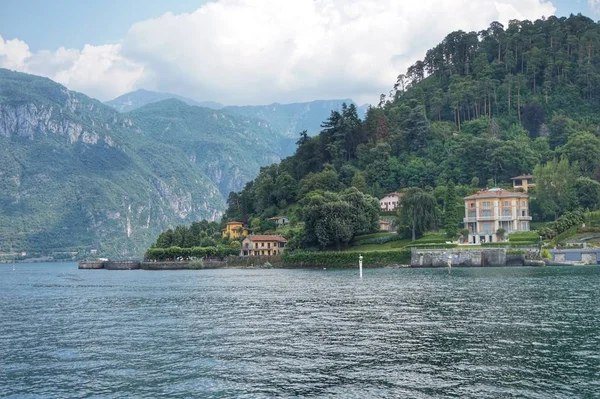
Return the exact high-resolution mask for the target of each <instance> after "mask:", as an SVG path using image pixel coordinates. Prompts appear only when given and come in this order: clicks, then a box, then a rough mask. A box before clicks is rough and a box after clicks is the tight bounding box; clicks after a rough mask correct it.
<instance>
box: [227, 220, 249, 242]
mask: <svg viewBox="0 0 600 399" xmlns="http://www.w3.org/2000/svg"><path fill="white" fill-rule="evenodd" d="M221 235H222V236H223V238H225V237H229V238H233V239H236V238H240V236H247V235H248V229H247V228H246V227H244V223H242V222H237V221H232V222H229V223H227V225H226V227H225V228H224V229H223V231H222V233H221Z"/></svg>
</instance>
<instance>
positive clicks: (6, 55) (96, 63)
mask: <svg viewBox="0 0 600 399" xmlns="http://www.w3.org/2000/svg"><path fill="white" fill-rule="evenodd" d="M0 67H2V68H8V69H13V70H17V71H21V72H27V73H32V74H35V75H42V76H47V77H49V78H51V79H53V80H55V81H56V82H58V83H61V84H64V85H65V86H67V87H68V88H70V89H72V90H77V91H81V92H83V93H86V94H88V95H89V96H92V97H95V98H99V99H102V100H106V99H110V98H113V97H115V96H117V95H119V94H122V93H124V92H127V91H130V90H132V89H133V88H134V84H135V82H136V81H138V80H140V79H141V78H142V76H143V72H144V68H143V66H142V65H140V64H137V63H135V62H133V61H131V60H128V59H126V58H125V57H123V56H122V55H121V45H119V44H110V45H102V46H92V45H85V46H84V47H83V49H82V50H75V49H65V48H63V47H61V48H59V49H58V50H56V51H54V52H50V51H46V50H43V51H39V52H36V53H32V52H31V51H29V46H28V45H27V44H26V43H25V42H23V41H20V40H18V39H14V40H6V41H5V40H4V39H3V38H2V36H0Z"/></svg>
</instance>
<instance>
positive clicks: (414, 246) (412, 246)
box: [406, 243, 458, 249]
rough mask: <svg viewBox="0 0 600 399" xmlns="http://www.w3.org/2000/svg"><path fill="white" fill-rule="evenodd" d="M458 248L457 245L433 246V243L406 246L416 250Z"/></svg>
mask: <svg viewBox="0 0 600 399" xmlns="http://www.w3.org/2000/svg"><path fill="white" fill-rule="evenodd" d="M456 247H458V244H446V243H443V244H435V243H431V244H421V243H419V244H409V245H407V246H406V248H418V249H450V248H456Z"/></svg>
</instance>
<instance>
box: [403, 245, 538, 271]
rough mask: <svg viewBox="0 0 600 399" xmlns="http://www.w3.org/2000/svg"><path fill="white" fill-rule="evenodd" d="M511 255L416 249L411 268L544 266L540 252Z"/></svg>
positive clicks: (501, 251) (496, 251)
mask: <svg viewBox="0 0 600 399" xmlns="http://www.w3.org/2000/svg"><path fill="white" fill-rule="evenodd" d="M523 252H524V253H523V254H511V253H509V252H508V251H507V250H506V249H505V248H481V249H478V248H464V249H463V248H456V249H416V248H413V249H412V251H411V256H410V265H411V267H448V263H450V264H451V265H452V267H487V266H544V265H545V263H544V261H543V260H541V258H540V253H539V250H537V249H528V250H525V251H523Z"/></svg>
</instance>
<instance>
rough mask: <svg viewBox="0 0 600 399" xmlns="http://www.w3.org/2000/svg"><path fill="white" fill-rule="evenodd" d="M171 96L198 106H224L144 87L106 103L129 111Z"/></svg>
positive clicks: (119, 109) (123, 110)
mask: <svg viewBox="0 0 600 399" xmlns="http://www.w3.org/2000/svg"><path fill="white" fill-rule="evenodd" d="M170 98H174V99H176V100H179V101H183V102H184V103H186V104H188V105H195V106H198V107H205V108H212V109H221V108H223V105H222V104H219V103H216V102H214V101H202V102H198V101H195V100H192V99H191V98H187V97H182V96H178V95H177V94H171V93H159V92H156V91H149V90H144V89H139V90H136V91H132V92H131V93H126V94H123V95H122V96H119V97H117V98H115V99H114V100H110V101H107V102H105V104H106V105H108V106H110V107H113V108H114V109H116V110H117V111H119V112H129V111H133V110H134V109H138V108H140V107H143V106H144V105H147V104H151V103H155V102H158V101H162V100H168V99H170Z"/></svg>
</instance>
